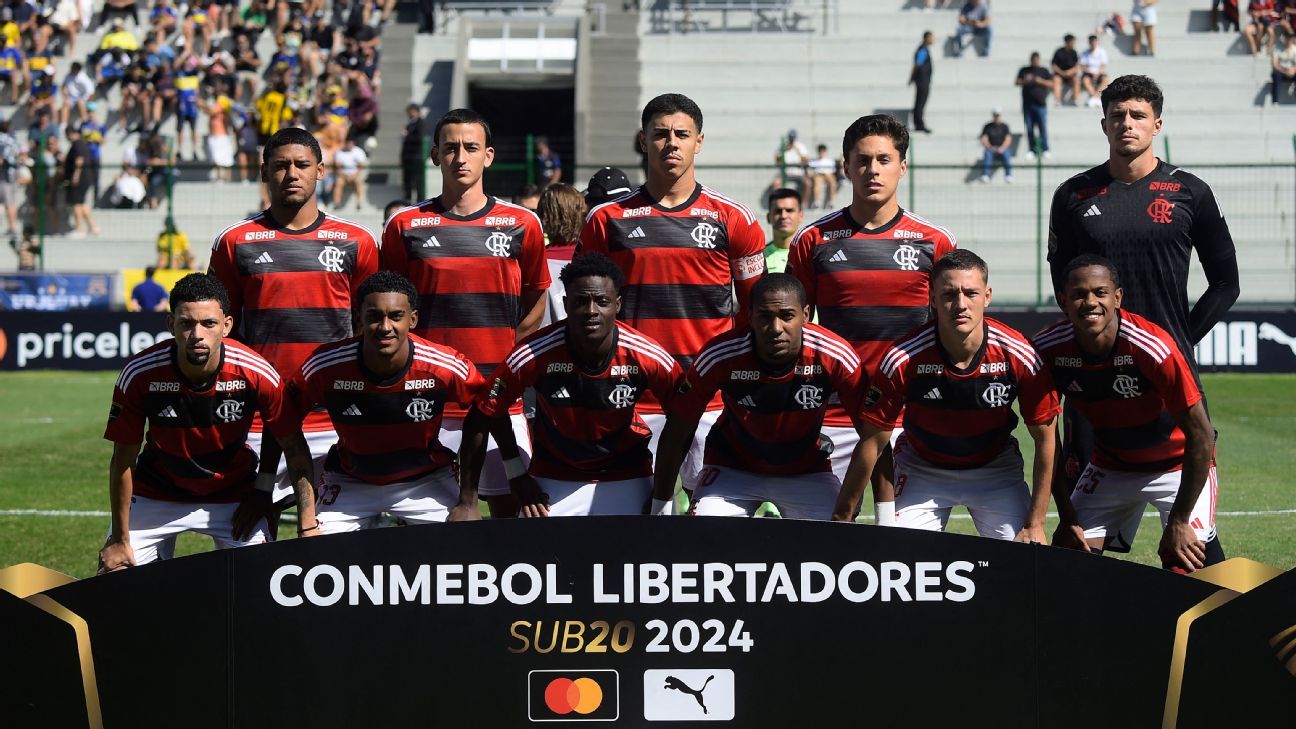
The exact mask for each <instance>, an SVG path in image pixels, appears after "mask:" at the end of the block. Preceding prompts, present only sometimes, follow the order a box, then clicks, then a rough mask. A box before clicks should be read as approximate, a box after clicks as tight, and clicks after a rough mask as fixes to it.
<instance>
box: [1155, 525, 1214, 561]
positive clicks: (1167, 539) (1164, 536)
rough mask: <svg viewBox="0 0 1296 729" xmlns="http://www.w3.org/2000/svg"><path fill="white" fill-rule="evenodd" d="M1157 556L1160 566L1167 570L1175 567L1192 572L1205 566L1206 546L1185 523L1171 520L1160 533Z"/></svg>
mask: <svg viewBox="0 0 1296 729" xmlns="http://www.w3.org/2000/svg"><path fill="white" fill-rule="evenodd" d="M1157 555H1158V556H1160V557H1161V564H1162V565H1164V566H1165V567H1166V568H1168V569H1174V568H1176V567H1177V568H1179V569H1182V570H1184V571H1186V572H1192V571H1193V570H1199V569H1201V568H1202V567H1205V566H1206V545H1205V544H1204V543H1203V542H1202V541H1201V540H1200V539H1198V538H1197V533H1196V532H1195V531H1193V528H1192V527H1191V526H1189V525H1188V523H1187V522H1182V521H1175V520H1173V519H1171V520H1170V522H1169V523H1168V524H1166V528H1165V531H1164V532H1162V533H1161V544H1160V546H1158V547H1157Z"/></svg>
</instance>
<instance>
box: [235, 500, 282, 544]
mask: <svg viewBox="0 0 1296 729" xmlns="http://www.w3.org/2000/svg"><path fill="white" fill-rule="evenodd" d="M272 516H273V518H274V519H275V520H276V521H277V520H278V516H279V514H278V511H277V510H276V509H275V506H274V503H273V501H272V500H271V497H270V494H269V493H267V492H265V491H261V490H253V491H252V492H251V493H249V494H248V495H247V496H244V497H243V500H242V501H240V502H239V505H238V506H237V507H236V508H235V509H234V516H233V517H232V518H231V519H230V526H231V531H232V536H233V537H234V538H235V539H237V540H239V541H241V542H246V541H247V540H248V539H251V538H252V534H253V533H254V532H255V531H256V528H257V525H258V524H260V523H261V520H262V519H264V520H265V521H266V523H267V525H268V524H269V523H270V521H271V518H272ZM266 536H270V535H269V534H267V535H266Z"/></svg>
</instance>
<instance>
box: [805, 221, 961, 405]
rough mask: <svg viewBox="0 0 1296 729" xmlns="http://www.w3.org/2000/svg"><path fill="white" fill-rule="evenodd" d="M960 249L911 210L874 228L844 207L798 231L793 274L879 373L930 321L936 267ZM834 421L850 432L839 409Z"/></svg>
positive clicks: (814, 305) (822, 314)
mask: <svg viewBox="0 0 1296 729" xmlns="http://www.w3.org/2000/svg"><path fill="white" fill-rule="evenodd" d="M957 246H958V243H957V241H955V240H954V235H953V234H952V233H950V232H949V231H948V230H946V229H945V228H942V227H940V226H938V225H932V224H931V223H929V222H927V221H926V220H923V219H922V218H920V217H918V216H917V215H914V214H913V213H910V212H908V211H906V210H900V212H898V213H896V216H895V218H893V219H892V220H891V221H890V222H888V223H887V224H885V225H883V226H882V227H880V228H876V229H872V230H870V229H868V228H865V227H864V226H862V225H861V224H859V223H858V222H856V221H855V220H854V218H852V217H851V214H850V208H843V209H841V210H838V211H837V212H835V213H832V214H831V215H827V216H825V217H823V218H820V219H819V220H817V221H815V222H814V223H812V224H811V225H809V226H806V227H805V228H802V229H801V231H800V232H798V233H797V235H796V237H795V238H793V239H792V252H791V254H790V255H789V256H788V273H791V274H793V275H794V276H796V277H797V279H799V280H800V281H801V284H802V285H803V286H805V289H806V299H807V302H808V303H809V304H810V306H811V309H812V311H814V312H817V313H818V315H819V318H818V321H819V323H820V324H821V325H823V326H824V327H826V328H828V329H829V330H830V331H832V332H834V333H835V334H837V336H839V337H841V338H843V339H845V340H846V341H848V342H850V343H851V346H852V347H854V348H855V353H856V354H858V355H859V358H860V360H861V361H863V362H864V367H865V368H866V369H867V370H868V371H869V372H870V373H871V372H874V371H876V370H877V367H878V363H879V362H880V361H881V360H882V355H883V354H885V353H886V351H887V349H889V348H890V347H891V345H892V344H894V343H895V342H896V340H898V339H900V338H901V337H903V336H904V335H905V333H906V332H909V331H912V330H913V328H914V327H916V326H920V325H922V324H925V323H926V322H927V320H928V318H929V316H930V308H929V306H930V305H929V300H928V290H929V289H928V279H929V276H930V275H931V269H932V264H934V263H935V262H936V261H938V260H940V258H941V257H942V256H944V255H945V254H947V253H949V252H950V251H952V250H954V249H955V248H956V247H957ZM826 422H827V423H828V424H829V425H833V426H839V427H843V426H844V427H849V426H850V424H851V418H850V416H849V415H848V414H847V412H846V411H845V410H844V409H843V408H841V407H840V406H836V405H834V407H832V408H830V409H829V410H828V416H827V418H826Z"/></svg>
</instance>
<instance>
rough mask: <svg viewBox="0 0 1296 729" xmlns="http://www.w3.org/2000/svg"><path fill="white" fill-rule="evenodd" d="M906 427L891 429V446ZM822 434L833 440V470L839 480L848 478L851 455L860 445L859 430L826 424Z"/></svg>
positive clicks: (821, 431) (893, 445)
mask: <svg viewBox="0 0 1296 729" xmlns="http://www.w3.org/2000/svg"><path fill="white" fill-rule="evenodd" d="M903 432H904V428H896V429H895V430H893V431H891V447H892V448H894V447H895V444H896V441H897V440H899V439H900V434H901V433H903ZM819 433H820V435H821V436H823V437H825V438H827V439H828V440H831V441H832V446H833V449H832V455H831V460H832V470H833V473H834V474H836V475H837V480H838V481H843V482H844V481H845V480H846V469H848V468H850V462H851V455H852V454H854V453H855V446H857V445H859V431H858V430H856V429H855V428H853V427H849V428H842V427H838V426H835V425H825V426H824V427H823V429H822V430H820V431H819Z"/></svg>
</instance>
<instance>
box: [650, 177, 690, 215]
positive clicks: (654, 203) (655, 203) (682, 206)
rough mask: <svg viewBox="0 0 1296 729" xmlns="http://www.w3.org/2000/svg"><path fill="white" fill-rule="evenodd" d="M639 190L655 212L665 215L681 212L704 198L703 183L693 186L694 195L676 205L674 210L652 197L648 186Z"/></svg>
mask: <svg viewBox="0 0 1296 729" xmlns="http://www.w3.org/2000/svg"><path fill="white" fill-rule="evenodd" d="M639 189H640V191H642V192H643V196H644V198H645V199H647V200H648V204H649V205H652V207H653V209H654V210H659V211H661V212H663V213H678V212H680V211H681V210H684V209H686V208H688V207H690V206H692V205H693V203H695V202H697V199H698V198H699V197H701V196H702V183H697V184H695V185H694V186H693V194H692V195H689V198H688V199H687V200H685V201H684V202H682V203H680V204H679V205H676V206H675V207H673V208H668V207H666V206H665V205H662V204H661V201H660V200H657V199H655V198H654V197H653V196H652V193H650V192H648V186H647V185H643V186H642V187H640V188H639Z"/></svg>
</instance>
